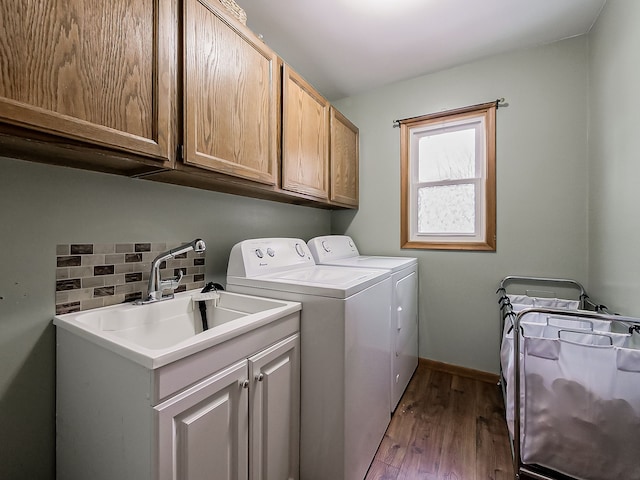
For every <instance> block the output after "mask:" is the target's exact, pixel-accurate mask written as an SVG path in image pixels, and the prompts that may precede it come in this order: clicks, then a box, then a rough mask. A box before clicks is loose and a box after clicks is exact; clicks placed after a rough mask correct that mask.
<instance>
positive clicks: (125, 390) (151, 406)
mask: <svg viewBox="0 0 640 480" xmlns="http://www.w3.org/2000/svg"><path fill="white" fill-rule="evenodd" d="M299 329H300V314H299V312H295V313H293V314H289V315H287V316H285V317H283V318H280V319H278V320H276V321H274V322H272V323H269V324H266V325H263V326H261V327H259V328H256V329H254V330H251V331H249V332H246V333H243V334H242V335H239V336H237V337H234V338H231V339H225V340H224V341H222V342H221V343H219V344H216V345H215V346H212V347H210V348H207V349H205V350H202V351H199V352H196V353H194V354H191V355H189V356H187V357H185V358H182V359H180V360H177V361H174V362H171V363H168V364H166V365H163V366H161V367H159V368H154V369H150V368H148V367H146V366H144V365H142V364H141V363H139V362H135V361H132V360H131V359H127V358H124V357H123V356H121V355H118V354H117V353H114V352H112V351H110V350H109V349H107V348H102V347H101V346H99V345H96V344H95V343H93V342H91V341H90V340H89V339H87V338H83V337H82V336H81V335H76V334H74V333H73V332H70V331H68V330H66V329H64V328H58V329H57V331H56V335H57V393H56V401H57V405H56V425H57V433H56V434H57V439H56V450H57V455H56V459H57V462H56V463H57V477H56V478H57V479H58V480H87V479H92V480H114V479H118V480H195V479H198V480H204V479H206V480H227V479H233V480H245V479H250V480H297V479H298V478H299V421H300V420H299V419H300V340H299Z"/></svg>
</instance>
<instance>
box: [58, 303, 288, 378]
mask: <svg viewBox="0 0 640 480" xmlns="http://www.w3.org/2000/svg"><path fill="white" fill-rule="evenodd" d="M219 294H220V297H219V299H217V300H216V301H215V302H214V301H211V300H208V301H206V305H207V321H208V326H209V329H208V330H206V331H203V324H202V316H201V314H200V310H199V308H198V304H197V303H195V302H194V301H193V299H192V296H194V295H195V296H196V297H197V295H198V292H196V291H189V292H183V293H179V294H177V295H176V296H175V298H173V299H171V300H164V301H161V302H156V303H150V304H147V305H134V304H131V303H127V304H121V305H114V306H111V307H104V308H96V309H94V310H87V311H83V312H78V313H68V314H65V315H58V316H56V317H55V318H54V320H53V323H54V324H55V325H56V326H57V327H58V328H64V329H66V330H69V331H72V332H74V333H76V334H77V335H80V336H82V337H84V338H86V339H88V340H90V341H92V342H94V343H97V344H99V345H102V346H103V347H105V348H108V349H109V350H112V351H114V352H116V353H118V354H120V355H122V356H124V357H127V358H129V359H130V360H133V361H135V362H137V363H139V364H141V365H143V366H145V367H147V368H158V367H161V366H163V365H166V364H168V363H171V362H173V361H176V360H178V359H180V358H183V357H186V356H187V355H191V354H193V353H196V352H198V351H200V350H203V349H205V348H209V347H211V346H213V345H216V344H218V343H221V342H223V341H226V340H229V339H230V338H233V337H235V336H238V335H241V334H243V333H246V332H248V331H250V330H253V329H255V328H259V327H261V326H263V325H266V324H268V323H270V322H272V321H274V320H277V319H279V318H282V317H284V316H286V315H289V314H291V313H294V312H297V311H299V310H300V309H301V305H300V304H299V303H297V302H286V301H282V300H272V299H268V298H260V297H254V296H249V295H241V294H238V293H229V292H219ZM214 303H215V304H217V305H214Z"/></svg>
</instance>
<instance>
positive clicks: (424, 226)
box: [418, 184, 476, 235]
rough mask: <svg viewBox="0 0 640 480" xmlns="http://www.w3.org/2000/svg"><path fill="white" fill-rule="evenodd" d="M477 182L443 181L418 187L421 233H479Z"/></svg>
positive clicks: (419, 228)
mask: <svg viewBox="0 0 640 480" xmlns="http://www.w3.org/2000/svg"><path fill="white" fill-rule="evenodd" d="M475 198H476V187H475V185H474V184H463V185H442V186H435V187H422V188H419V189H418V233H421V234H428V235H433V234H458V235H460V234H471V235H473V234H474V233H475V222H476V207H475Z"/></svg>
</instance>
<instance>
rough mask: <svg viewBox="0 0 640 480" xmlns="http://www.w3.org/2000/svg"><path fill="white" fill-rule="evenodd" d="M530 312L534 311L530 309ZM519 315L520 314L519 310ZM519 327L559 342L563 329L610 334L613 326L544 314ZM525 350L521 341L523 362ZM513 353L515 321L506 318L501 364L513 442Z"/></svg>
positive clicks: (525, 320) (533, 314)
mask: <svg viewBox="0 0 640 480" xmlns="http://www.w3.org/2000/svg"><path fill="white" fill-rule="evenodd" d="M527 308H531V307H527ZM518 311H519V310H518ZM520 325H521V327H522V329H523V331H524V333H525V335H528V336H533V337H542V338H557V336H558V332H559V331H560V330H561V329H571V330H577V331H584V332H592V331H599V332H609V331H610V330H611V323H610V322H608V321H606V320H599V319H597V320H592V319H586V318H577V317H567V316H564V317H563V316H560V315H549V314H547V313H541V312H531V313H527V314H525V315H524V316H523V317H522V318H521V322H520ZM626 337H628V336H616V342H617V343H618V344H620V345H621V344H622V343H623V342H624V341H625V338H626ZM523 351H524V348H523V346H522V341H521V344H520V359H521V360H522V358H523ZM514 353H515V352H514V351H513V319H512V318H507V320H506V321H505V325H504V331H503V337H502V344H501V346H500V363H501V366H502V372H503V375H504V378H505V380H506V383H507V385H506V397H507V400H506V405H505V410H506V418H507V425H508V427H509V432H510V433H511V437H512V438H513V434H514V431H513V429H514V427H513V419H514V397H515V388H514V384H513V381H512V379H513V376H514V370H515V368H514V361H515V359H514ZM523 399H524V388H522V389H521V401H522V400H523Z"/></svg>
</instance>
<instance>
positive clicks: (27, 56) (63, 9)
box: [0, 0, 176, 160]
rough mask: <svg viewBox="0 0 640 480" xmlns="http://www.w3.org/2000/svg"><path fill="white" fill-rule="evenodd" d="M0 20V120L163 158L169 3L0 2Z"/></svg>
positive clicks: (168, 99) (171, 46)
mask: <svg viewBox="0 0 640 480" xmlns="http://www.w3.org/2000/svg"><path fill="white" fill-rule="evenodd" d="M0 18H1V19H2V20H0V26H1V27H2V28H0V59H1V60H0V64H1V68H0V122H2V123H6V124H10V125H15V126H19V127H26V128H27V129H32V130H36V131H38V132H44V133H47V134H52V135H56V136H60V137H64V138H68V139H72V140H78V141H81V142H86V143H89V144H95V145H100V146H103V147H108V148H113V149H117V150H120V151H124V152H130V153H136V154H142V155H144V156H147V157H149V156H151V157H156V158H159V159H161V160H167V159H169V158H171V157H172V156H173V154H174V142H173V141H172V137H171V134H170V132H171V128H170V127H171V118H172V116H174V113H173V110H172V108H173V104H174V102H173V98H174V91H175V80H174V75H173V72H174V68H175V60H174V55H173V51H174V50H175V40H174V38H175V28H176V27H175V24H176V22H175V11H174V10H173V6H172V4H171V2H163V1H161V0H135V1H130V0H114V1H111V2H109V3H108V4H104V3H103V2H98V1H95V0H93V1H86V0H66V1H61V0H33V1H29V2H25V1H21V0H5V1H3V2H1V3H0Z"/></svg>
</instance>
